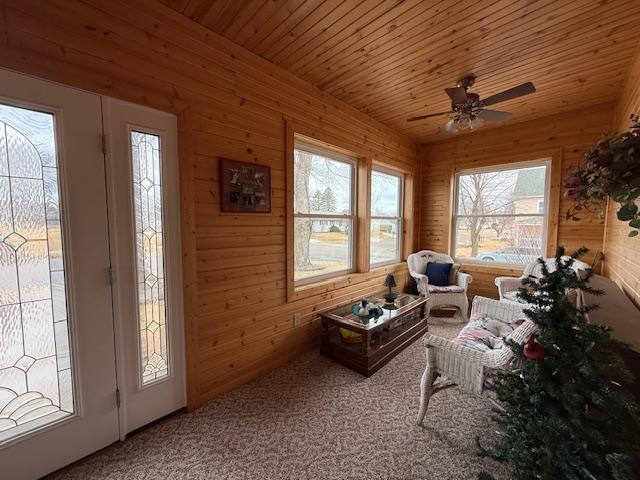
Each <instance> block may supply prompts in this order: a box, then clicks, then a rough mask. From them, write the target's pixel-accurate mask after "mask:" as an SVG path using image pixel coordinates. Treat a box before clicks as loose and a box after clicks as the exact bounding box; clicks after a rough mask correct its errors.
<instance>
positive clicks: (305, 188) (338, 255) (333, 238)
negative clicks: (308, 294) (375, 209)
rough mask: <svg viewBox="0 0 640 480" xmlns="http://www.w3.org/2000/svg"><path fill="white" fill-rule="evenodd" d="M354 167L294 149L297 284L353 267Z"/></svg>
mask: <svg viewBox="0 0 640 480" xmlns="http://www.w3.org/2000/svg"><path fill="white" fill-rule="evenodd" d="M353 179H354V166H353V164H352V163H350V162H349V161H346V160H343V159H341V158H332V156H331V154H329V153H328V154H326V155H322V154H318V153H317V152H316V151H315V149H305V148H304V147H303V146H300V147H298V148H296V149H295V150H294V223H295V227H294V279H295V280H296V281H300V280H306V279H309V278H312V277H317V276H324V275H330V274H331V273H333V272H341V271H346V270H350V269H351V268H352V267H353V259H352V257H353V255H352V247H351V244H352V238H351V235H352V232H353V217H354V206H353V202H352V188H353V187H352V184H353Z"/></svg>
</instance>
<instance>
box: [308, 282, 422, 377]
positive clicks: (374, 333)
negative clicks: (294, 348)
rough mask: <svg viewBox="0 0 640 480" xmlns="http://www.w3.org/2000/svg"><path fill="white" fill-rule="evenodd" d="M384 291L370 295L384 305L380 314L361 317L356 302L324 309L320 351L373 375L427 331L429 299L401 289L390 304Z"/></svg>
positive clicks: (371, 300) (364, 373)
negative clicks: (392, 303)
mask: <svg viewBox="0 0 640 480" xmlns="http://www.w3.org/2000/svg"><path fill="white" fill-rule="evenodd" d="M383 293H384V292H380V293H377V294H374V295H371V296H369V297H368V299H369V301H370V302H372V303H375V304H377V305H380V306H381V307H382V309H383V314H382V316H380V317H378V318H369V319H362V318H360V317H359V316H358V315H355V314H354V313H353V312H352V310H351V308H352V305H353V304H348V305H344V306H342V307H338V308H336V309H335V310H332V311H328V312H324V313H322V314H321V315H320V318H321V319H322V328H323V336H322V345H321V348H320V352H321V353H322V354H323V355H325V356H327V357H329V358H332V359H333V360H335V361H336V362H338V363H340V364H342V365H344V366H345V367H348V368H350V369H352V370H355V371H356V372H358V373H361V374H362V375H365V376H367V377H369V376H371V375H373V373H375V372H376V371H377V370H379V369H380V368H381V367H382V366H384V365H385V364H386V363H387V362H388V361H389V360H391V359H392V358H393V357H395V356H396V355H397V354H398V353H400V352H401V351H402V350H404V349H405V348H407V347H408V346H409V345H411V344H412V343H413V342H415V341H416V340H417V339H418V338H420V337H421V336H422V335H424V334H425V332H426V331H427V318H426V316H425V307H426V303H427V299H426V298H424V297H419V296H415V295H409V294H406V293H401V294H400V295H398V298H397V299H396V301H395V304H394V305H395V306H394V307H393V308H389V306H386V305H385V301H384V299H383V298H382V295H383ZM349 332H352V333H349Z"/></svg>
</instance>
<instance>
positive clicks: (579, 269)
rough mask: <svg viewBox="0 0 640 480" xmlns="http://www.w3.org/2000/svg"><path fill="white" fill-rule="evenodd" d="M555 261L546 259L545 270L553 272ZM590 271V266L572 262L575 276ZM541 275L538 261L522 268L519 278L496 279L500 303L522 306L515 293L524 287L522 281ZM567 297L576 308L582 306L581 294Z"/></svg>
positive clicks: (573, 293)
mask: <svg viewBox="0 0 640 480" xmlns="http://www.w3.org/2000/svg"><path fill="white" fill-rule="evenodd" d="M562 258H563V260H564V261H567V260H569V257H566V256H565V257H562ZM555 262H556V259H555V258H546V259H545V263H546V264H547V268H548V269H549V271H550V272H553V271H554V270H555V269H556V264H555ZM589 269H591V266H590V265H589V264H588V263H585V262H582V261H580V260H574V261H573V270H574V271H575V272H576V274H577V275H580V276H584V275H585V274H586V272H587V270H589ZM541 275H542V267H541V266H540V263H539V262H538V261H535V262H532V263H529V264H528V265H526V266H525V267H524V271H523V272H522V276H521V277H518V278H516V277H496V279H495V284H496V287H498V294H499V296H500V301H501V302H507V303H515V304H522V302H521V300H519V299H518V298H517V296H516V295H517V293H518V291H519V290H520V288H522V287H523V286H524V284H523V283H522V282H523V280H524V279H526V278H529V277H534V278H540V276H541ZM567 295H569V296H570V297H572V300H573V302H574V303H576V304H577V305H578V306H580V305H582V304H584V299H583V298H582V294H581V292H575V291H571V292H567Z"/></svg>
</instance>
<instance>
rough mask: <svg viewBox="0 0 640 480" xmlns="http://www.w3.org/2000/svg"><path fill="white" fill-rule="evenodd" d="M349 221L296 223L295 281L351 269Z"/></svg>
mask: <svg viewBox="0 0 640 480" xmlns="http://www.w3.org/2000/svg"><path fill="white" fill-rule="evenodd" d="M351 234H352V225H351V220H343V219H325V218H323V219H309V218H296V219H295V247H294V253H295V266H294V279H295V280H302V279H304V278H309V277H314V276H318V275H326V274H329V273H332V272H336V271H341V270H348V269H350V268H351V266H352V265H351V241H350V238H351Z"/></svg>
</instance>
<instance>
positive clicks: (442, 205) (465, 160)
mask: <svg viewBox="0 0 640 480" xmlns="http://www.w3.org/2000/svg"><path fill="white" fill-rule="evenodd" d="M612 116H613V105H612V104H603V105H599V106H596V107H591V108H586V109H581V110H577V111H573V112H567V113H563V114H558V115H553V116H550V117H545V118H541V119H537V120H532V121H528V122H522V123H518V124H514V125H510V126H505V127H504V128H500V129H494V130H487V131H484V132H483V131H482V130H480V131H478V132H474V133H472V134H468V135H463V136H460V137H457V138H455V139H452V140H448V141H443V142H437V143H431V144H425V145H423V146H422V150H421V198H422V202H421V213H420V220H419V221H420V247H421V248H426V249H431V250H437V251H442V252H447V251H449V245H450V233H451V232H450V226H451V211H450V208H451V205H452V184H451V182H452V178H453V174H454V171H455V170H456V169H458V170H460V169H466V168H474V167H483V166H488V165H500V164H505V163H509V162H514V161H525V160H536V159H539V158H545V157H557V158H559V159H561V162H562V171H563V172H564V171H565V170H566V168H568V167H569V166H570V165H574V164H577V162H578V161H579V159H580V157H581V156H582V154H583V153H584V151H585V150H586V149H587V147H588V146H589V145H591V144H592V143H593V142H594V141H595V140H596V139H597V138H598V137H599V136H600V135H601V134H602V133H603V132H605V131H608V130H610V129H611V122H612ZM568 207H569V204H568V203H567V201H565V200H564V199H562V200H561V201H560V208H559V212H558V214H556V215H552V218H551V221H553V222H557V224H558V225H557V230H558V235H557V240H558V244H559V245H565V246H566V247H567V249H569V250H572V249H575V248H577V247H579V246H581V245H586V246H587V247H589V248H590V249H591V250H592V251H591V253H590V254H589V256H588V257H587V261H591V260H592V259H593V256H594V254H595V253H596V252H598V251H601V250H602V248H603V234H604V224H603V222H601V221H600V220H599V219H598V218H597V217H596V218H586V219H584V220H582V221H581V222H580V223H576V222H574V221H571V220H565V217H564V215H565V212H566V211H567V208H568ZM463 270H464V271H466V272H468V273H470V274H472V275H473V277H474V280H473V283H472V284H471V287H470V294H471V295H483V296H487V297H493V298H497V295H498V292H497V289H496V287H495V285H494V280H495V278H496V277H497V276H503V275H504V276H519V275H520V274H521V273H522V270H521V269H520V270H519V269H513V268H499V267H495V266H494V267H489V266H484V265H482V266H480V265H471V264H468V265H464V266H463Z"/></svg>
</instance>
